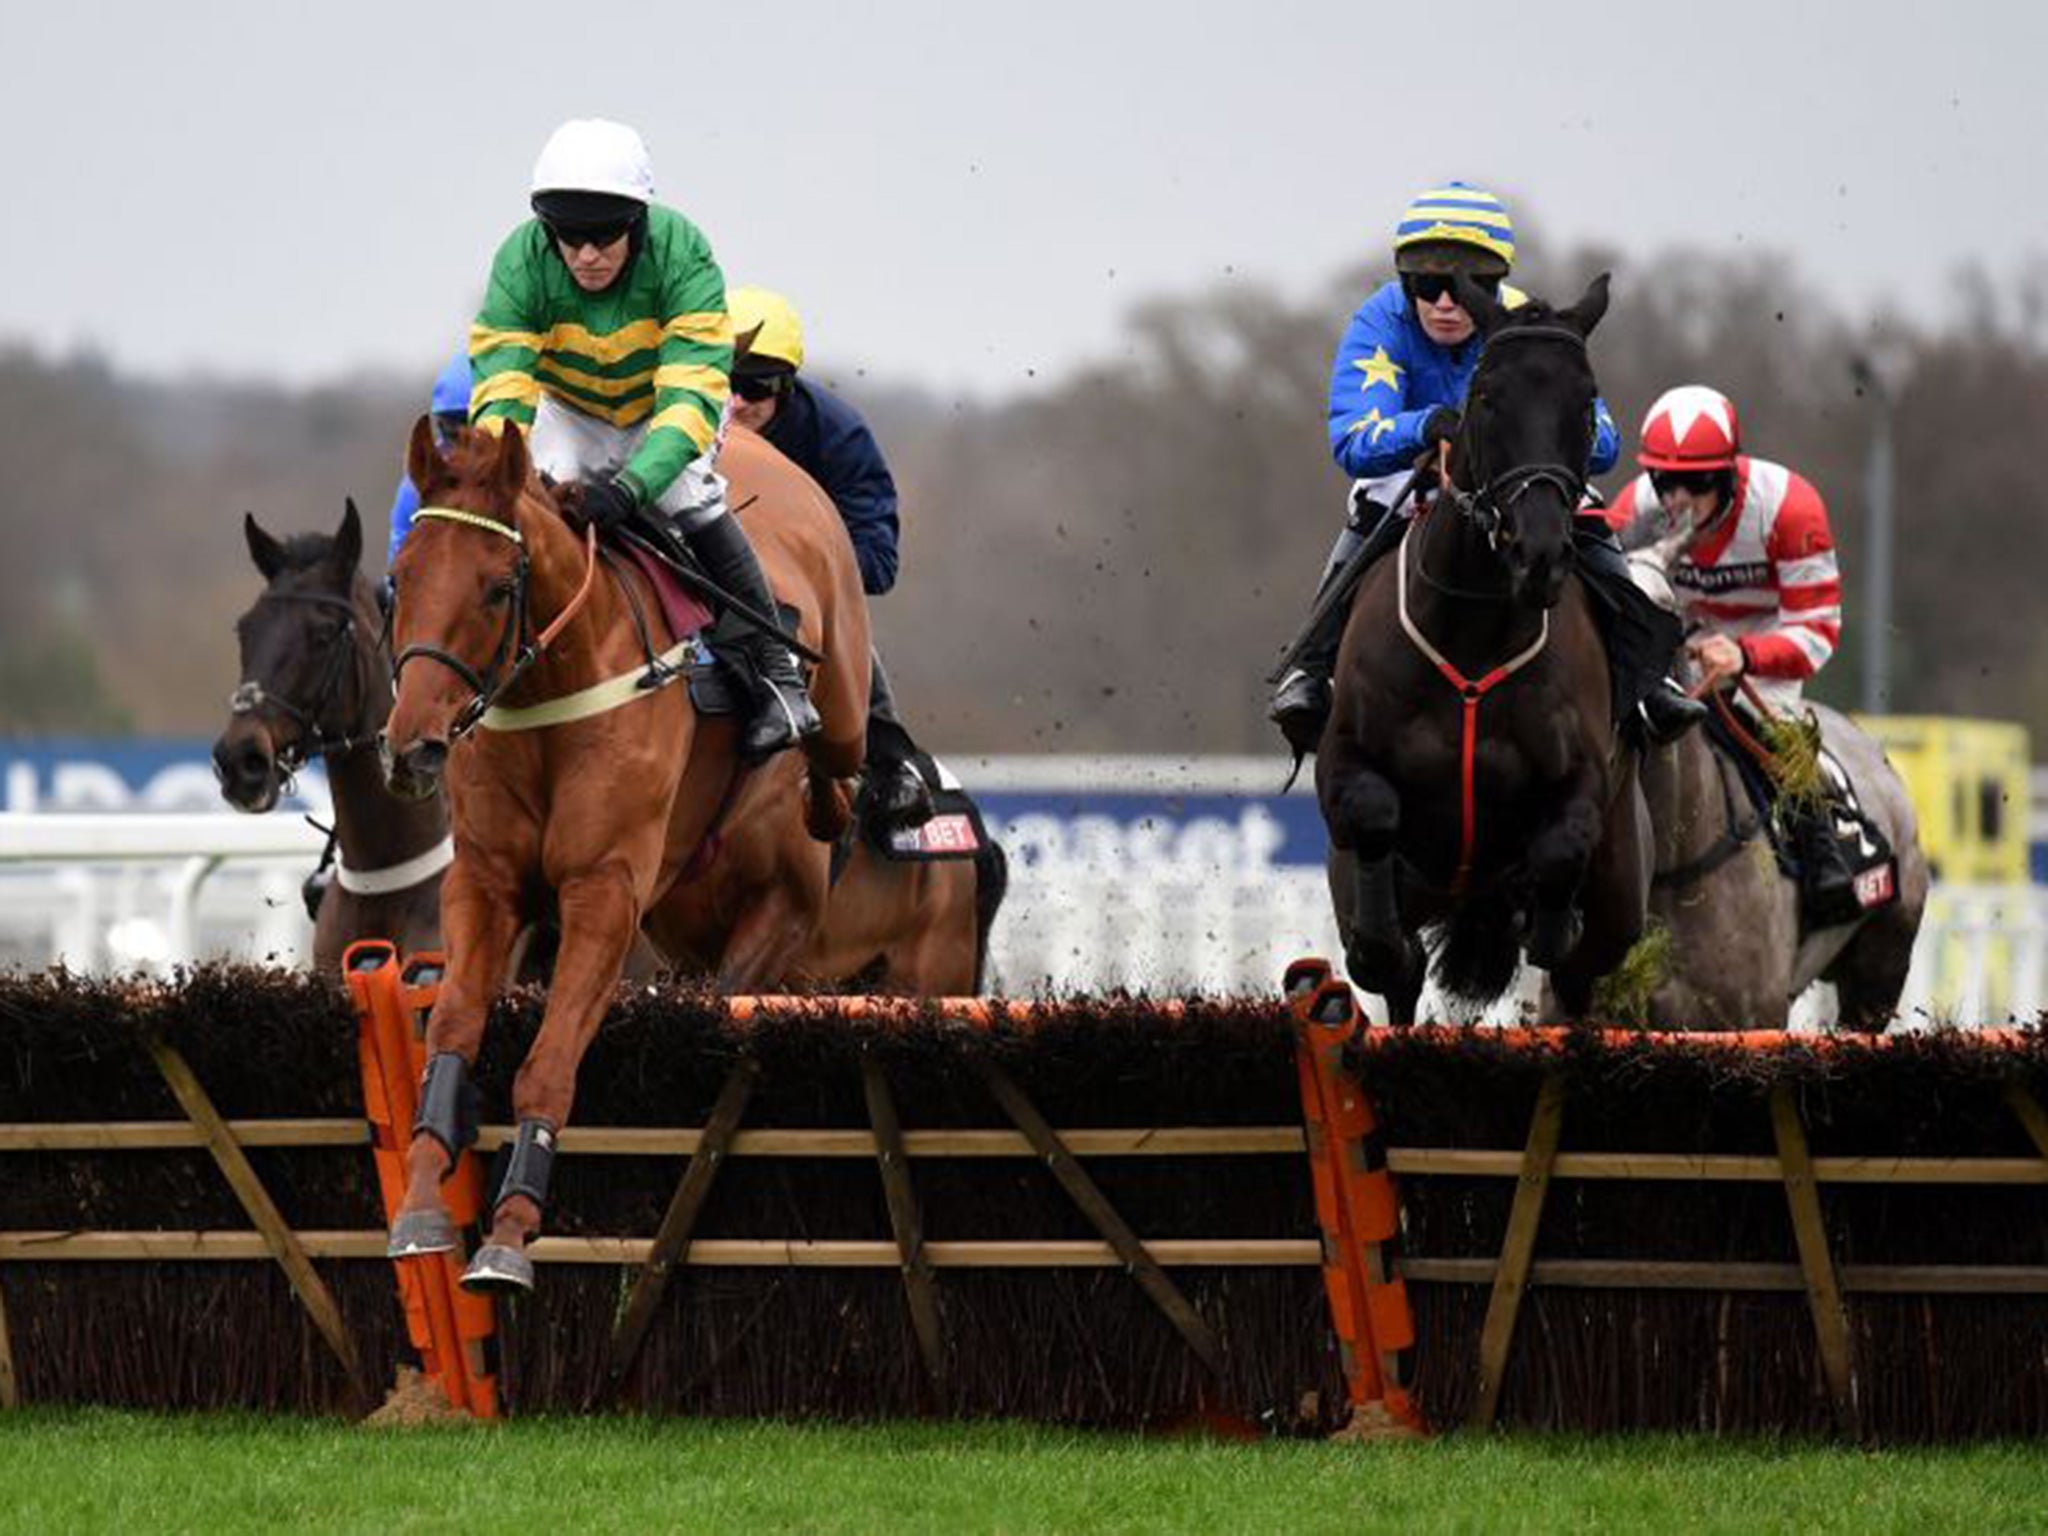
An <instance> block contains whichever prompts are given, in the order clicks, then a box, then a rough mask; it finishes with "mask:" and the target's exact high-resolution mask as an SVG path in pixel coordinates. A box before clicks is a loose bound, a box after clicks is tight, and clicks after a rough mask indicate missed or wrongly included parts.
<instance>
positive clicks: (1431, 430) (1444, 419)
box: [1422, 405, 1460, 453]
mask: <svg viewBox="0 0 2048 1536" xmlns="http://www.w3.org/2000/svg"><path fill="white" fill-rule="evenodd" d="M1459 420H1460V418H1459V415H1458V413H1457V412H1456V411H1454V410H1452V409H1451V408H1450V407H1449V406H1448V405H1440V406H1438V407H1437V408H1436V409H1435V410H1433V411H1431V412H1430V413H1429V415H1428V416H1427V417H1425V418H1424V420H1423V423H1422V446H1423V447H1424V448H1427V449H1428V450H1429V451H1430V452H1431V453H1434V452H1436V445H1437V444H1438V443H1448V442H1451V441H1453V440H1454V439H1455V438H1456V437H1457V435H1458V423H1459Z"/></svg>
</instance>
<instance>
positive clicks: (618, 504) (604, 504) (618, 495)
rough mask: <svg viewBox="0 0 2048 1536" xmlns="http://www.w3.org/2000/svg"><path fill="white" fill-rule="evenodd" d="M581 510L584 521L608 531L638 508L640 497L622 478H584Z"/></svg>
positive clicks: (601, 531)
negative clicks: (600, 479)
mask: <svg viewBox="0 0 2048 1536" xmlns="http://www.w3.org/2000/svg"><path fill="white" fill-rule="evenodd" d="M581 510H582V513H583V520H584V521H585V522H587V523H590V524H591V525H592V526H594V527H595V528H596V529H597V530H598V531H599V532H600V533H609V532H610V531H611V530H612V529H614V528H616V527H618V526H619V524H621V523H623V522H624V521H625V520H626V519H627V518H629V517H631V516H632V515H633V514H634V513H635V512H637V511H639V510H640V498H639V497H638V496H636V495H635V494H634V493H633V489H632V487H631V486H629V485H627V484H626V483H625V482H624V481H623V480H602V481H591V480H586V481H585V482H584V483H583V500H582V503H581Z"/></svg>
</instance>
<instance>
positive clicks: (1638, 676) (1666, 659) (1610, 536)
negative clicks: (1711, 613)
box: [1572, 517, 1707, 746]
mask: <svg viewBox="0 0 2048 1536" xmlns="http://www.w3.org/2000/svg"><path fill="white" fill-rule="evenodd" d="M1572 543H1573V547H1574V550H1575V552H1576V555H1577V557H1578V566H1579V580H1580V581H1581V582H1583V583H1584V584H1585V588H1586V593H1587V595H1588V596H1589V597H1591V598H1592V600H1593V617H1594V619H1595V620H1596V621H1597V622H1598V624H1599V626H1600V637H1601V639H1602V640H1604V641H1605V642H1606V644H1607V665H1608V668H1609V669H1610V670H1611V671H1612V672H1613V674H1614V719H1615V723H1616V724H1617V725H1618V726H1620V727H1621V728H1622V729H1623V730H1625V731H1626V730H1631V729H1632V723H1633V722H1637V721H1639V722H1640V723H1641V728H1642V733H1643V735H1644V736H1645V737H1646V738H1647V739H1648V740H1649V742H1650V743H1651V744H1652V745H1655V746H1664V745H1666V744H1668V743H1670V742H1673V741H1676V740H1677V739H1678V738H1679V737H1681V736H1683V735H1684V734H1685V733H1686V732H1687V731H1689V730H1691V729H1692V728H1693V727H1694V726H1695V725H1698V724H1699V723H1700V721H1702V720H1704V719H1706V717H1707V706H1706V705H1704V704H1702V703H1701V702H1700V701H1699V700H1698V699H1695V698H1692V697H1690V696H1689V695H1688V694H1686V693H1685V691H1684V690H1683V689H1681V688H1679V687H1678V686H1677V685H1676V684H1675V683H1673V682H1672V681H1671V675H1670V674H1671V662H1672V659H1673V658H1674V657H1675V656H1676V655H1677V653H1678V643H1679V641H1680V640H1681V639H1682V638H1683V637H1684V630H1683V629H1682V628H1681V626H1680V625H1679V622H1678V619H1677V617H1676V616H1675V615H1673V614H1669V613H1666V612H1665V611H1664V610H1663V609H1662V608H1659V607H1658V606H1657V605H1656V604H1655V603H1654V602H1652V601H1651V600H1650V597H1649V594H1647V593H1646V592H1644V591H1643V589H1642V588H1641V587H1638V586H1637V585H1636V584H1635V579H1634V578H1633V577H1631V576H1630V575H1629V572H1628V557H1627V556H1625V555H1624V554H1622V552H1621V541H1620V540H1618V539H1617V538H1615V536H1614V533H1613V530H1611V529H1610V528H1608V526H1607V525H1606V524H1605V523H1604V522H1602V521H1601V520H1600V519H1598V518H1589V517H1578V518H1574V519H1573V520H1572Z"/></svg>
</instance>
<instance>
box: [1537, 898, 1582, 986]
mask: <svg viewBox="0 0 2048 1536" xmlns="http://www.w3.org/2000/svg"><path fill="white" fill-rule="evenodd" d="M1585 932H1586V920H1585V919H1584V918H1583V917H1581V916H1580V915H1579V909H1578V908H1577V907H1564V908H1562V909H1559V910H1554V911H1551V910H1539V911H1538V912H1537V913H1536V916H1535V920H1534V921H1533V922H1532V923H1531V924H1530V925H1529V963H1530V964H1531V965H1533V966H1535V967H1536V969H1537V970H1539V971H1554V970H1556V969H1557V968H1558V967H1559V966H1560V965H1563V964H1564V963H1565V961H1567V960H1569V959H1570V958H1571V956H1572V951H1573V950H1575V949H1577V948H1578V947H1579V940H1580V939H1581V938H1582V937H1584V935H1585Z"/></svg>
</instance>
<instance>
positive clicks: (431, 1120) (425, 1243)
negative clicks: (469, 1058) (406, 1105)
mask: <svg viewBox="0 0 2048 1536" xmlns="http://www.w3.org/2000/svg"><path fill="white" fill-rule="evenodd" d="M476 1120H477V1092H476V1084H474V1083H472V1082H471V1081H470V1080H469V1063H468V1062H466V1061H464V1060H463V1059H462V1057H461V1056H460V1055H459V1054H458V1053H457V1052H455V1051H438V1052H436V1053H435V1054H434V1055H433V1056H430V1057H429V1058H428V1059H427V1070H426V1075H425V1076H424V1077H422V1078H421V1079H420V1104H419V1113H418V1115H417V1116H416V1117H415V1118H414V1120H413V1123H412V1135H413V1144H414V1145H415V1146H418V1145H419V1143H420V1140H421V1138H422V1137H424V1138H426V1139H427V1140H428V1141H430V1142H432V1143H433V1144H434V1145H435V1146H438V1147H439V1148H440V1149H441V1154H442V1160H443V1167H444V1169H452V1168H453V1167H454V1166H455V1160H456V1159H457V1158H458V1157H460V1156H461V1155H462V1153H463V1151H464V1150H465V1149H466V1148H467V1147H468V1146H469V1145H470V1144H471V1143H472V1142H474V1141H475V1140H476ZM441 1177H442V1178H446V1177H447V1173H446V1172H445V1171H444V1172H443V1173H442V1174H441ZM461 1244H462V1238H461V1235H460V1234H459V1233H458V1232H457V1231H456V1230H455V1223H454V1221H453V1220H452V1219H450V1217H449V1215H448V1209H447V1207H446V1206H443V1205H439V1204H435V1205H431V1206H429V1207H427V1208H425V1209H423V1210H400V1211H399V1213H398V1214H397V1215H396V1216H394V1217H393V1218H392V1221H391V1237H390V1240H389V1241H388V1242H387V1243H386V1244H385V1250H384V1251H385V1253H386V1254H387V1255H388V1256H389V1257H391V1258H394V1259H410V1258H415V1257H417V1256H418V1255H420V1254H424V1253H453V1252H454V1251H455V1250H456V1249H457V1248H458V1247H460V1246H461Z"/></svg>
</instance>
